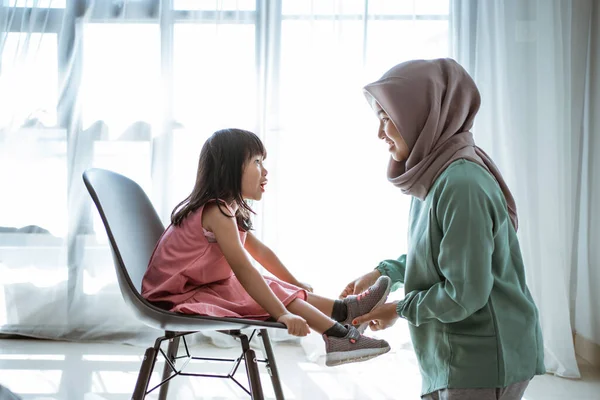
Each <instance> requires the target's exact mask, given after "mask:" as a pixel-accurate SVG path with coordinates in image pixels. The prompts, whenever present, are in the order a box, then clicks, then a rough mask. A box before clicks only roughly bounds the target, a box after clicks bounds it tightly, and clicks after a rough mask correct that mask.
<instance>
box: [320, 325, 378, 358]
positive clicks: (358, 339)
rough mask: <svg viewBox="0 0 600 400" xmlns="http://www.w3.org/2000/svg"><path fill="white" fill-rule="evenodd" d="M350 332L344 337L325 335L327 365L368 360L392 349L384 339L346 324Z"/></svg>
mask: <svg viewBox="0 0 600 400" xmlns="http://www.w3.org/2000/svg"><path fill="white" fill-rule="evenodd" d="M346 328H348V334H347V335H346V336H344V337H341V338H340V337H333V336H327V335H323V340H325V351H326V353H327V356H326V359H325V365H327V366H328V367H333V366H336V365H341V364H347V363H352V362H359V361H366V360H370V359H371V358H375V357H377V356H379V355H382V354H385V353H387V352H388V351H390V345H389V344H388V342H386V341H385V340H383V339H374V338H370V337H368V336H363V335H361V334H360V333H358V329H356V328H355V327H353V326H352V325H346Z"/></svg>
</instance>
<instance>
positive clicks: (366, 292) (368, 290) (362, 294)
mask: <svg viewBox="0 0 600 400" xmlns="http://www.w3.org/2000/svg"><path fill="white" fill-rule="evenodd" d="M369 293H371V288H369V289H367V290H365V291H364V292H362V293H360V294H359V295H358V298H357V300H360V299H362V298H364V297H365V296H367V295H368V294H369Z"/></svg>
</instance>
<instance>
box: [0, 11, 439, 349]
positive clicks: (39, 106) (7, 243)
mask: <svg viewBox="0 0 600 400" xmlns="http://www.w3.org/2000/svg"><path fill="white" fill-rule="evenodd" d="M448 27H449V2H448V0H438V1H428V2H420V1H413V0H406V1H398V2H389V1H382V0H379V1H373V0H370V1H364V0H353V1H348V0H344V1H342V0H328V1H321V0H319V1H316V0H313V1H310V0H304V1H298V0H283V1H262V0H259V1H255V0H237V1H236V0H218V1H217V0H161V1H155V0H129V1H125V0H124V1H111V2H107V1H100V0H98V1H91V2H90V1H83V0H0V34H1V36H0V56H1V59H0V60H1V61H0V63H1V64H0V153H1V154H0V167H1V168H0V185H2V187H3V188H5V190H4V192H3V195H2V196H0V227H1V228H0V333H2V334H19V335H26V336H33V337H42V338H60V339H69V340H119V341H127V342H132V343H133V342H144V343H146V342H147V340H148V338H149V335H148V334H150V333H153V332H150V331H149V329H147V328H145V327H144V326H142V325H141V324H139V323H137V322H136V321H135V318H132V316H131V314H130V313H129V311H128V310H127V308H126V307H125V305H124V303H123V301H122V299H121V295H120V292H119V289H118V286H117V284H116V279H115V275H114V272H113V271H114V268H113V266H112V259H111V256H110V252H109V249H108V245H107V241H106V237H105V233H104V229H103V227H102V225H101V222H100V219H99V217H98V216H97V213H96V211H95V209H94V208H93V207H92V204H91V201H90V200H89V196H88V194H87V192H86V191H85V189H84V186H83V184H82V180H81V173H82V172H83V171H84V170H85V169H86V168H89V167H92V166H93V167H102V168H108V169H111V170H114V171H117V172H119V173H122V174H125V175H127V176H129V177H131V178H133V179H135V180H136V181H138V182H139V183H140V184H141V185H142V187H143V188H144V189H145V190H146V192H147V193H148V194H149V195H150V197H151V199H152V201H153V202H154V204H155V206H156V208H157V210H158V212H159V215H160V216H161V218H162V219H163V221H164V222H165V223H167V222H168V218H169V215H170V212H171V209H172V207H173V206H174V205H175V204H176V203H177V202H178V201H180V200H181V199H182V198H184V197H185V196H186V195H187V194H188V193H189V191H190V190H191V187H192V185H193V181H194V177H195V173H196V168H197V158H198V154H199V151H200V147H201V145H202V143H203V142H204V140H205V139H206V137H207V136H208V135H210V134H211V133H212V132H213V131H214V130H216V129H219V128H223V127H240V128H245V129H250V130H254V131H256V132H257V133H258V134H259V135H260V136H261V137H262V138H263V139H264V141H265V143H266V145H267V148H268V152H269V156H268V159H267V167H268V168H269V170H270V184H269V187H268V191H267V193H266V196H265V199H264V201H262V202H260V203H258V204H255V205H254V206H255V209H256V210H257V211H258V216H257V220H256V226H257V233H258V234H259V235H260V236H261V237H262V238H263V239H264V241H265V242H266V243H267V244H269V245H270V246H271V247H272V248H273V249H275V250H276V252H277V253H278V255H279V256H280V257H281V258H282V259H283V260H284V262H285V263H286V264H287V265H288V266H289V267H290V268H291V269H292V270H294V271H295V272H296V274H297V275H298V277H299V278H301V279H303V280H305V281H307V282H310V283H311V284H313V286H314V287H315V289H316V290H317V291H318V292H319V293H322V294H325V295H329V296H337V295H338V294H339V291H340V290H341V289H342V287H343V286H344V285H345V284H346V283H347V281H348V280H350V279H352V278H354V277H356V276H357V275H359V274H362V273H364V272H365V271H368V270H370V269H372V268H373V267H374V266H375V265H376V263H377V262H378V261H379V260H380V259H383V258H390V257H397V256H398V255H399V254H400V253H401V252H403V251H405V247H406V237H405V235H406V215H407V205H408V199H406V198H405V197H403V196H402V195H401V194H400V193H399V192H398V191H397V190H395V189H394V188H393V187H392V186H391V185H389V184H388V183H387V181H386V179H385V170H386V164H387V153H386V150H385V147H384V146H383V145H382V144H381V143H380V141H379V140H378V139H377V137H376V128H377V122H376V119H375V117H374V116H373V115H372V113H371V111H370V109H369V107H368V105H367V103H366V101H365V100H364V97H363V95H362V91H361V88H362V86H363V85H364V84H366V83H367V82H370V81H373V80H375V79H377V78H378V77H379V76H380V75H381V74H382V73H383V72H384V71H385V70H387V69H388V68H390V67H391V66H392V65H395V64H396V63H398V62H401V61H403V60H408V59H411V58H433V57H443V56H447V55H448V50H449V47H448V43H449V42H448V32H449V29H448ZM390 38H393V40H390ZM386 335H390V336H394V337H399V338H400V339H398V340H401V341H407V340H408V338H407V335H405V334H400V335H398V331H396V332H395V333H394V332H391V331H390V332H389V333H386ZM321 347H322V346H321Z"/></svg>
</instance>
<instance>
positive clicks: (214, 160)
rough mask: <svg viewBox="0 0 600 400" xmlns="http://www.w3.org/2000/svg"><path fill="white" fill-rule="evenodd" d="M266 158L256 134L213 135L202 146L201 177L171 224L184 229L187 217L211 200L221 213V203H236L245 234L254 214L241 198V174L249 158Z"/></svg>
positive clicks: (237, 131)
mask: <svg viewBox="0 0 600 400" xmlns="http://www.w3.org/2000/svg"><path fill="white" fill-rule="evenodd" d="M257 155H260V156H262V157H263V158H266V157H267V152H266V150H265V147H264V146H263V143H262V142H261V140H260V139H259V138H258V136H256V135H255V134H254V133H252V132H249V131H245V130H242V129H222V130H220V131H217V132H215V133H213V134H212V136H211V137H210V138H208V140H207V141H206V142H205V143H204V146H202V150H201V151H200V160H199V161H198V174H197V175H196V183H195V185H194V190H192V193H191V194H190V195H189V196H188V197H187V198H186V199H185V200H183V201H182V202H181V203H179V204H178V205H177V206H176V207H175V209H173V212H172V213H171V223H172V224H173V225H175V226H181V223H182V222H183V221H184V220H185V218H186V217H187V216H188V215H190V213H193V212H194V211H196V210H197V209H199V208H200V207H202V206H203V205H205V204H206V203H207V202H208V201H210V200H213V199H216V200H217V206H218V207H219V210H220V211H221V212H222V213H223V214H224V215H226V216H228V217H233V216H232V215H229V214H228V213H226V212H225V211H223V208H221V207H222V202H224V203H227V204H231V203H234V202H235V203H237V206H238V210H237V212H236V215H235V218H236V221H237V224H238V227H240V228H241V229H242V230H244V231H248V230H250V229H252V222H251V221H250V214H251V213H252V214H254V211H253V210H252V209H251V208H250V206H249V205H248V203H246V201H245V200H244V198H243V197H242V173H243V169H244V164H246V162H248V161H249V160H250V158H252V157H254V156H257Z"/></svg>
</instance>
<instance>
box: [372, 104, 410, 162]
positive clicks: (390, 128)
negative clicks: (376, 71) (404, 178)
mask: <svg viewBox="0 0 600 400" xmlns="http://www.w3.org/2000/svg"><path fill="white" fill-rule="evenodd" d="M371 105H372V107H373V110H374V111H375V114H376V115H377V118H378V119H379V130H378V132H377V137H378V138H379V139H381V140H383V141H385V142H386V143H387V145H388V146H389V147H388V151H389V152H390V154H391V155H392V158H393V159H394V160H395V161H398V162H400V161H406V159H407V158H408V154H409V153H410V151H409V149H408V146H407V144H406V142H405V141H404V139H402V135H400V132H398V129H397V128H396V126H395V125H394V123H393V122H392V120H391V119H390V116H389V115H387V113H386V112H385V111H383V109H382V108H381V106H380V105H379V103H377V101H375V100H373V101H372V104H371Z"/></svg>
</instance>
